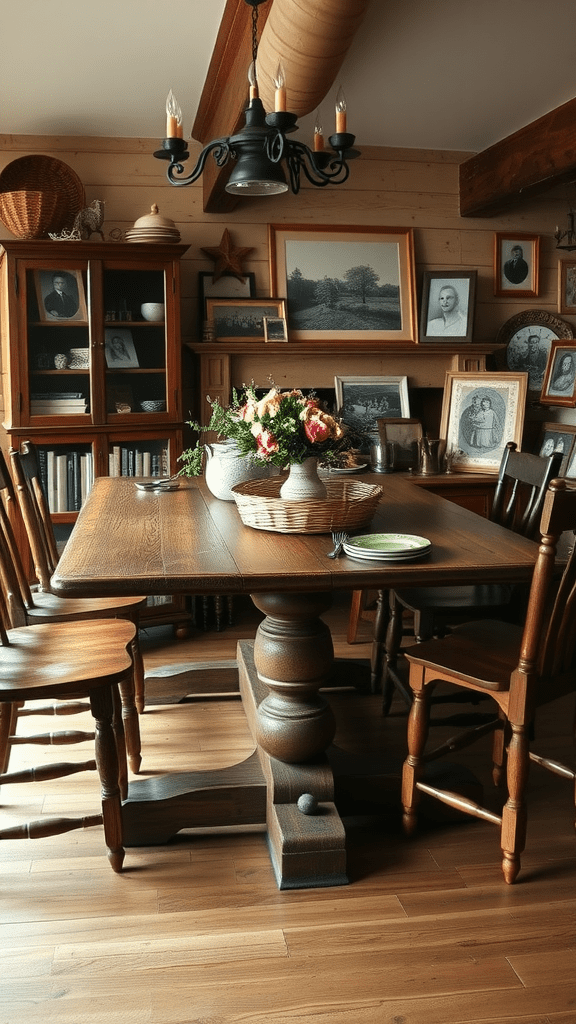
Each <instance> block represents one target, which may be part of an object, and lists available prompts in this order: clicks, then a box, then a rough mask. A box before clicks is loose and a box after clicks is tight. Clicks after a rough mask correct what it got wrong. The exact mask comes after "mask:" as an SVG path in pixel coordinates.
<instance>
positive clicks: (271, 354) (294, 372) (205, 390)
mask: <svg viewBox="0 0 576 1024" xmlns="http://www.w3.org/2000/svg"><path fill="white" fill-rule="evenodd" d="M187 347H188V348H190V349H191V351H192V352H193V353H194V355H195V356H196V357H197V359H198V361H199V364H200V380H199V391H198V399H199V402H200V409H199V410H198V414H199V417H200V419H201V421H202V422H203V423H206V422H208V419H209V417H210V411H211V410H210V407H209V405H208V403H207V401H206V396H207V395H210V398H211V399H219V400H220V402H221V403H222V404H223V405H227V404H228V402H229V399H230V394H231V389H232V387H236V388H239V387H241V386H242V384H246V383H249V382H250V381H252V380H253V381H254V382H255V383H256V385H257V386H258V387H266V385H267V384H268V382H269V380H270V378H272V379H273V381H274V383H275V384H276V385H277V386H278V387H281V388H293V387H297V388H309V389H313V388H333V387H334V377H335V376H342V377H345V376H349V377H352V376H382V375H383V376H397V375H402V376H407V377H408V386H409V387H411V388H443V387H444V381H445V375H446V372H447V371H451V372H453V373H463V372H468V371H470V372H473V373H476V372H479V371H482V370H485V369H486V356H487V355H490V354H491V353H493V352H495V351H496V348H497V346H496V345H494V343H493V342H492V343H489V342H486V343H483V344H472V345H453V344H450V343H447V342H444V343H442V342H439V343H434V344H428V343H426V344H422V345H419V344H404V345H390V344H387V345H383V344H382V343H376V342H365V341H357V342H325V341H322V342H288V343H283V344H279V343H278V344H274V343H269V344H264V343H262V342H244V341H236V342H226V341H223V342H214V343H209V344H206V343H198V344H188V346H187Z"/></svg>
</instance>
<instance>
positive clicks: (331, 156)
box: [154, 0, 359, 196]
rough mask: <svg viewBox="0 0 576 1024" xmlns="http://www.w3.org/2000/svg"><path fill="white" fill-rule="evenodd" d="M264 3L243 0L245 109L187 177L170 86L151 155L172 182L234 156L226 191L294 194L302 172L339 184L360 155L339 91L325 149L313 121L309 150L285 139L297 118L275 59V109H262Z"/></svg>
mask: <svg viewBox="0 0 576 1024" xmlns="http://www.w3.org/2000/svg"><path fill="white" fill-rule="evenodd" d="M263 2H264V0H245V3H247V4H248V5H249V6H250V7H251V8H252V63H251V65H250V69H249V72H248V81H249V83H250V100H249V105H248V107H247V109H246V112H245V114H246V123H245V125H244V127H243V128H241V129H240V131H239V132H237V133H236V135H230V136H225V137H224V138H221V139H213V141H212V142H209V143H208V145H207V146H205V147H204V149H203V150H202V152H201V153H200V156H199V157H198V162H197V164H196V166H195V168H194V170H193V171H191V172H190V174H188V175H186V176H184V167H183V163H184V161H185V160H187V159H188V157H189V155H190V154H189V153H188V145H187V143H186V141H185V139H184V138H183V137H182V113H181V110H180V107H179V105H178V103H177V102H176V100H175V98H174V96H173V95H172V92H171V91H170V94H169V96H168V101H167V104H166V113H167V131H166V134H167V136H168V137H167V138H165V139H163V140H162V149H161V150H157V151H156V152H155V153H154V156H155V157H157V158H158V159H160V160H169V161H170V164H169V167H168V170H167V172H166V173H167V177H168V181H169V182H170V183H171V184H172V185H191V184H192V183H193V182H194V181H197V179H198V178H199V177H200V175H201V174H202V171H203V170H204V167H205V164H206V161H207V159H208V156H209V155H210V153H212V155H213V158H214V160H215V162H216V164H217V166H218V167H224V166H225V165H226V164H227V163H228V162H229V161H235V163H234V166H233V168H232V172H231V174H230V178H229V180H228V183H227V185H226V186H225V188H226V192H231V193H232V194H234V195H248V196H270V195H276V194H278V193H280V192H287V191H288V188H290V189H291V190H292V192H293V193H294V194H297V193H298V192H299V190H300V179H301V176H302V174H304V176H305V177H306V178H307V179H308V181H309V182H310V183H311V184H312V185H316V186H318V187H319V188H322V187H323V186H325V185H341V184H343V182H345V181H346V180H347V178H348V176H349V174H350V169H349V167H348V163H347V161H348V160H351V159H352V158H353V157H356V156H359V153H358V152H357V150H354V149H353V148H352V147H353V146H354V142H355V136H354V135H351V134H350V133H349V132H347V131H346V101H345V99H344V96H343V93H342V90H340V91H339V93H338V96H337V98H336V131H335V133H334V135H330V137H329V139H328V143H329V145H330V147H331V149H330V150H327V149H325V148H324V136H323V133H322V128H321V126H320V123H319V121H318V120H317V121H316V126H315V129H314V150H311V149H309V148H308V146H305V145H304V144H303V143H302V142H296V141H294V140H292V139H289V138H287V135H288V134H291V133H292V132H295V131H297V124H296V122H297V120H298V117H297V115H296V114H292V113H290V112H289V111H287V110H286V84H285V77H284V72H283V69H282V67H281V65H280V64H279V65H278V71H277V72H276V76H275V78H274V84H275V87H276V90H275V104H274V105H275V107H276V109H275V110H274V112H273V113H270V114H267V113H266V111H265V110H264V105H263V103H262V101H261V99H260V97H259V95H258V82H257V78H256V58H257V55H258V7H259V5H260V4H261V3H263ZM284 165H285V167H284ZM285 168H286V169H285ZM287 178H288V181H287ZM288 182H289V183H288Z"/></svg>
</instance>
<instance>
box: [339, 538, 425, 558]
mask: <svg viewBox="0 0 576 1024" xmlns="http://www.w3.org/2000/svg"><path fill="white" fill-rule="evenodd" d="M431 547H432V544H431V543H430V541H429V540H427V539H426V537H416V536H414V534H411V533H368V534H365V535H364V536H363V537H350V538H349V539H348V540H347V541H345V543H344V551H345V553H346V554H347V555H348V557H349V558H357V559H359V560H360V561H373V562H397V561H399V560H402V561H404V560H405V559H411V558H419V557H420V556H422V555H425V554H427V553H428V552H429V551H430V548H431Z"/></svg>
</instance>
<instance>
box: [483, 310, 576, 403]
mask: <svg viewBox="0 0 576 1024" xmlns="http://www.w3.org/2000/svg"><path fill="white" fill-rule="evenodd" d="M573 337H574V334H573V332H572V328H571V326H570V324H567V323H565V322H564V320H560V319H559V318H558V317H557V316H554V315H553V314H552V313H548V312H546V310H545V309H526V310H524V312H523V313H517V314H516V315H515V316H512V317H510V319H509V320H507V321H506V323H505V324H503V326H502V327H501V328H500V330H499V331H498V335H497V337H496V344H497V345H506V365H507V367H508V369H509V370H514V371H521V372H526V373H527V374H528V387H529V389H530V391H541V390H542V385H543V384H544V374H545V372H546V366H547V364H548V355H549V352H550V348H551V345H552V342H553V341H556V340H558V339H564V340H566V341H569V340H570V339H572V338H573Z"/></svg>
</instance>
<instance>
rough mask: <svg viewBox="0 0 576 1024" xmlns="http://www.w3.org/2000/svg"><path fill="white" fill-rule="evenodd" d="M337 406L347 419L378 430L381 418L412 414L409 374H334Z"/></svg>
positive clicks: (351, 423) (359, 427)
mask: <svg viewBox="0 0 576 1024" xmlns="http://www.w3.org/2000/svg"><path fill="white" fill-rule="evenodd" d="M334 389H335V391H336V406H337V409H338V414H339V415H340V416H341V417H342V419H343V421H344V423H347V424H348V426H350V427H354V428H356V429H357V430H359V431H362V432H365V433H373V434H377V433H378V420H379V419H388V418H392V419H398V418H400V417H402V418H404V419H405V418H408V417H409V416H410V402H409V399H408V377H334Z"/></svg>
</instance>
